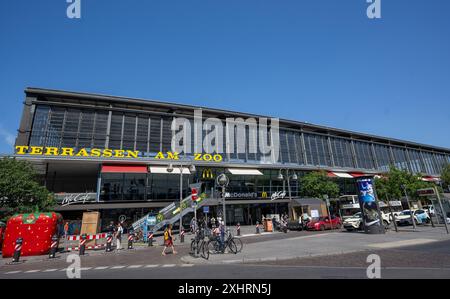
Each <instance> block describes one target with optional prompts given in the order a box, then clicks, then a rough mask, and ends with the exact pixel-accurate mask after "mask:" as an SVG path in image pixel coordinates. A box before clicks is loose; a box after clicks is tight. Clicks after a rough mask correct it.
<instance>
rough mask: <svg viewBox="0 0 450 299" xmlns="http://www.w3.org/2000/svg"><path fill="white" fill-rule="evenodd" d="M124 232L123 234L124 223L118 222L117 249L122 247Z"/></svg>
mask: <svg viewBox="0 0 450 299" xmlns="http://www.w3.org/2000/svg"><path fill="white" fill-rule="evenodd" d="M122 234H123V227H122V223H119V224H117V230H116V250H121V249H122Z"/></svg>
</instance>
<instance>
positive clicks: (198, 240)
mask: <svg viewBox="0 0 450 299" xmlns="http://www.w3.org/2000/svg"><path fill="white" fill-rule="evenodd" d="M205 239H206V237H205V231H204V230H203V229H200V230H197V234H196V235H195V238H193V239H192V241H191V253H192V254H194V255H196V256H197V255H199V254H200V256H201V257H202V258H204V259H206V260H207V259H209V251H208V242H207V240H205Z"/></svg>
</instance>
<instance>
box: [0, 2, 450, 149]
mask: <svg viewBox="0 0 450 299" xmlns="http://www.w3.org/2000/svg"><path fill="white" fill-rule="evenodd" d="M81 3H82V18H81V19H80V20H72V19H68V18H67V17H66V7H67V4H66V1H65V0H41V1H24V0H14V1H13V0H9V1H7V0H2V1H1V4H0V59H1V61H0V62H1V63H0V101H1V110H0V111H1V112H0V153H10V152H12V146H11V143H12V142H13V141H14V138H15V135H16V132H17V129H18V126H19V120H20V116H21V113H22V103H23V99H24V94H23V90H24V88H25V87H27V86H33V87H43V88H52V89H63V90H70V91H82V92H94V93H105V94H113V95H123V96H129V97H140V98H149V99H156V100H163V101H172V102H178V103H184V104H194V105H203V106H210V107H215V108H224V109H229V110H237V111H245V112H251V113H257V114H263V115H269V116H276V117H280V118H287V119H293V120H299V121H307V122H310V123H316V124H321V125H327V126H332V127H337V128H342V129H349V130H354V131H360V132H366V133H371V134H377V135H382V136H387V137H395V138H400V139H406V140H411V141H417V142H421V143H429V144H433V145H437V146H443V147H448V148H450V134H449V133H448V129H449V128H450V18H449V17H448V12H449V11H450V2H449V1H445V0H433V1H429V0H409V1H408V0H389V1H387V0H382V19H380V20H370V19H368V18H367V16H366V7H367V5H368V4H367V3H366V0H343V1H336V0H321V1H317V0H228V1H214V0H171V1H166V0H165V1H163V0H134V1H125V0H123V1H119V0H114V1H112V0H110V1H107V0H81Z"/></svg>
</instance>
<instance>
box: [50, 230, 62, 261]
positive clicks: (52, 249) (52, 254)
mask: <svg viewBox="0 0 450 299" xmlns="http://www.w3.org/2000/svg"><path fill="white" fill-rule="evenodd" d="M58 241H59V238H58V236H57V235H53V237H52V244H51V245H50V254H49V256H48V258H50V259H54V258H55V257H56V251H57V250H58Z"/></svg>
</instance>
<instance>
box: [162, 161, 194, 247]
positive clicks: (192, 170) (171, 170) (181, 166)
mask: <svg viewBox="0 0 450 299" xmlns="http://www.w3.org/2000/svg"><path fill="white" fill-rule="evenodd" d="M186 166H187V165H186ZM177 167H178V168H179V169H180V207H179V208H180V229H179V235H180V240H182V239H181V231H182V230H183V209H182V207H181V205H182V201H183V169H184V166H183V164H180V165H178V166H177ZM173 170H174V166H173V164H172V163H170V164H169V166H168V167H167V172H168V173H172V172H173ZM189 171H190V172H191V173H193V172H195V171H196V169H195V165H194V164H191V165H189Z"/></svg>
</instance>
